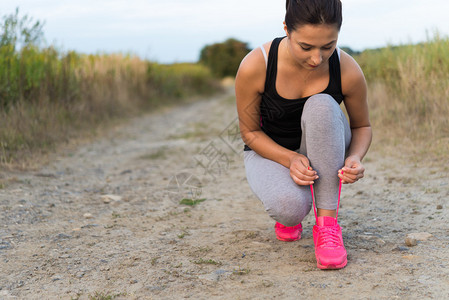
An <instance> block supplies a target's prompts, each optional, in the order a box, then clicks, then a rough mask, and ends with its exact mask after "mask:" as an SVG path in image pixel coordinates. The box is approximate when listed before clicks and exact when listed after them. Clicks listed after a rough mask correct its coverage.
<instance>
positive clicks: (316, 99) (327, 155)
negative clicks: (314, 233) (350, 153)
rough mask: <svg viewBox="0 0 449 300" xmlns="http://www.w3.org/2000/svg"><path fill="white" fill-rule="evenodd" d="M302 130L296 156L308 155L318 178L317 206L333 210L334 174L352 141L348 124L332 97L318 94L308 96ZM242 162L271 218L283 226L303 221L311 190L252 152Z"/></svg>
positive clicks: (316, 182)
mask: <svg viewBox="0 0 449 300" xmlns="http://www.w3.org/2000/svg"><path fill="white" fill-rule="evenodd" d="M301 129H302V139H301V147H300V148H299V153H301V154H303V155H305V156H307V158H308V159H309V161H310V164H311V166H312V167H313V169H314V170H316V171H317V173H318V175H319V176H320V178H319V179H317V180H315V184H314V192H315V201H316V205H317V207H318V208H322V209H330V210H332V209H336V208H337V201H338V185H339V178H338V176H337V172H338V170H339V169H340V168H342V167H343V165H344V160H345V154H346V152H347V150H348V147H349V144H350V142H351V130H350V128H349V124H348V121H347V119H346V117H345V115H344V114H343V112H342V110H341V109H340V106H339V105H338V103H337V102H336V101H335V100H334V99H333V98H332V97H331V96H329V95H326V94H318V95H314V96H312V97H310V98H309V99H308V100H307V102H306V104H305V106H304V110H303V113H302V117H301ZM297 152H298V150H297ZM244 161H245V169H246V177H247V180H248V183H249V185H250V187H251V190H252V191H253V192H254V194H256V196H257V197H258V198H259V199H260V200H261V201H262V203H263V205H264V207H265V210H266V211H267V212H268V214H269V215H270V217H272V218H273V219H274V220H276V221H277V222H279V223H281V224H283V225H285V226H295V225H297V224H299V223H300V222H302V220H303V219H304V217H305V216H306V215H307V214H308V213H309V211H310V209H311V207H312V195H311V192H310V187H309V186H300V185H297V184H296V183H295V182H294V181H293V179H292V178H291V177H290V170H289V169H288V168H286V167H284V166H283V165H281V164H279V163H277V162H274V161H272V160H269V159H266V158H263V157H261V156H260V155H259V154H257V153H256V152H254V151H245V153H244Z"/></svg>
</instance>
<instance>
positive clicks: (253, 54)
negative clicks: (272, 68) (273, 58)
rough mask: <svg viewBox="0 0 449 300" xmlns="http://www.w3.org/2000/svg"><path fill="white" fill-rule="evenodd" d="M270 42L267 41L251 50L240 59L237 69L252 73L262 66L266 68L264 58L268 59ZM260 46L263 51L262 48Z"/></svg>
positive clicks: (258, 70)
mask: <svg viewBox="0 0 449 300" xmlns="http://www.w3.org/2000/svg"><path fill="white" fill-rule="evenodd" d="M271 43H272V42H267V43H265V44H263V45H261V46H259V47H257V48H254V49H253V50H251V51H250V52H249V53H248V54H247V55H246V56H245V57H244V58H243V60H242V61H241V63H240V67H239V71H242V72H245V73H246V72H249V73H253V72H260V70H261V69H262V68H263V69H266V59H268V53H269V52H270V46H271ZM262 47H263V49H264V51H265V52H264V51H263V50H262ZM265 55H266V56H265ZM265 57H266V58H265Z"/></svg>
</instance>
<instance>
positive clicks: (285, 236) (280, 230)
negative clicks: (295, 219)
mask: <svg viewBox="0 0 449 300" xmlns="http://www.w3.org/2000/svg"><path fill="white" fill-rule="evenodd" d="M274 232H275V233H276V238H277V239H278V240H280V241H284V242H293V241H297V240H299V239H300V238H301V232H302V225H301V223H299V224H298V225H296V226H292V227H287V226H284V225H282V224H281V223H278V222H276V225H274Z"/></svg>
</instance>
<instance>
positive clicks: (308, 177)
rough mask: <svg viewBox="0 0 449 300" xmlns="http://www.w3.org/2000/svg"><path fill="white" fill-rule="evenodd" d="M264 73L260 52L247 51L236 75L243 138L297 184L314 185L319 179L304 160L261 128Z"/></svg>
mask: <svg viewBox="0 0 449 300" xmlns="http://www.w3.org/2000/svg"><path fill="white" fill-rule="evenodd" d="M265 74H266V66H265V59H264V57H263V54H262V52H261V50H260V49H255V50H253V51H252V52H250V53H249V54H248V55H247V56H246V57H245V58H244V59H243V61H242V63H241V64H240V67H239V70H238V72H237V76H236V79H235V95H236V100H237V112H238V115H239V126H240V133H241V136H242V139H243V141H244V143H245V144H246V145H248V146H249V147H250V148H251V149H252V150H253V151H255V152H256V153H257V154H259V155H260V156H262V157H264V158H267V159H270V160H272V161H275V162H277V163H279V164H281V165H283V166H285V167H286V168H289V169H290V175H291V176H292V178H293V180H294V181H295V182H296V183H297V184H300V185H309V184H313V180H315V179H317V178H318V177H317V176H316V172H315V171H313V170H312V169H311V168H310V164H309V160H308V159H307V157H305V156H304V155H301V154H298V153H297V152H295V151H291V150H289V149H287V148H284V147H282V146H280V145H279V144H277V143H276V142H274V141H273V140H272V139H271V138H270V137H269V136H267V135H266V134H265V133H264V132H263V131H262V129H261V128H260V101H261V99H262V93H263V91H264V87H265V77H266V75H265Z"/></svg>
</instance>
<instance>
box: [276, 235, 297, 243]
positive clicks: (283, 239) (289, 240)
mask: <svg viewBox="0 0 449 300" xmlns="http://www.w3.org/2000/svg"><path fill="white" fill-rule="evenodd" d="M276 238H277V239H278V240H280V241H283V242H294V241H297V240H300V239H301V237H299V238H297V239H285V238H280V237H278V236H276Z"/></svg>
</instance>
